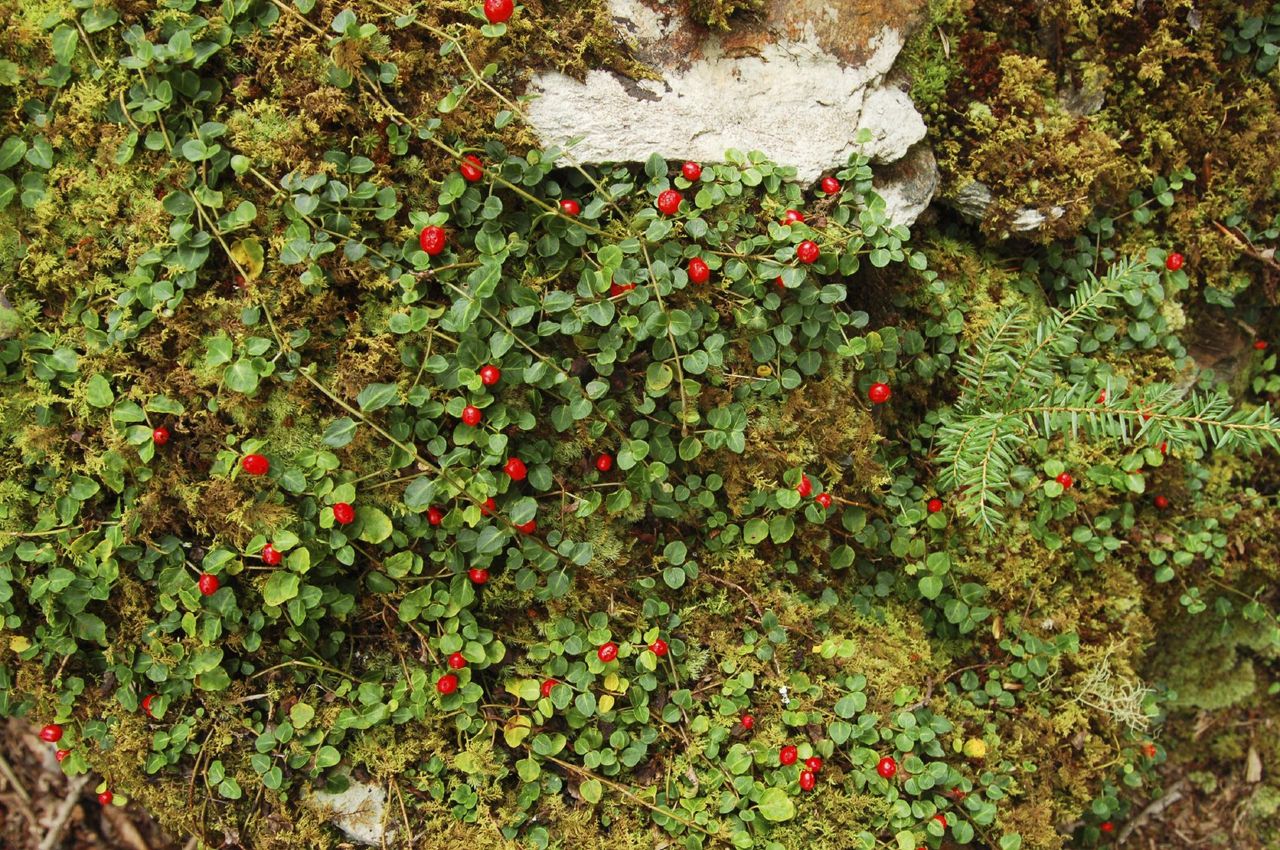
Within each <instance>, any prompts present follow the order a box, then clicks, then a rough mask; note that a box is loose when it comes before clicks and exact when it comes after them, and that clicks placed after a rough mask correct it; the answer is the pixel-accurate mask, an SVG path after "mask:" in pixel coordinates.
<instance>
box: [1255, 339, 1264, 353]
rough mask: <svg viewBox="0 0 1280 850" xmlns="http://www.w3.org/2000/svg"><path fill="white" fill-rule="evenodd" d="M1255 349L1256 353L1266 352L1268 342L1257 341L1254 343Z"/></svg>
mask: <svg viewBox="0 0 1280 850" xmlns="http://www.w3.org/2000/svg"><path fill="white" fill-rule="evenodd" d="M1253 347H1254V350H1256V351H1266V350H1267V341H1266V340H1265V339H1255V340H1254V341H1253Z"/></svg>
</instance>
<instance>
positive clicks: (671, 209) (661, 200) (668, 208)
mask: <svg viewBox="0 0 1280 850" xmlns="http://www.w3.org/2000/svg"><path fill="white" fill-rule="evenodd" d="M682 200H684V197H683V196H682V195H681V194H680V193H679V192H677V191H676V190H675V189H667V190H665V191H664V192H662V193H660V194H659V195H658V212H660V213H662V214H663V215H675V214H676V212H677V211H678V210H679V209H680V202H681V201H682Z"/></svg>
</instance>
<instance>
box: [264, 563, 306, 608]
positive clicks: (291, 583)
mask: <svg viewBox="0 0 1280 850" xmlns="http://www.w3.org/2000/svg"><path fill="white" fill-rule="evenodd" d="M297 595H298V577H297V576H296V575H294V574H293V573H290V572H286V571H284V570H279V571H277V572H274V573H272V574H271V578H269V579H267V584H266V586H265V587H263V588H262V601H263V602H264V603H265V604H267V605H283V604H284V603H286V602H288V601H289V600H290V599H293V598H294V597H295V596H297Z"/></svg>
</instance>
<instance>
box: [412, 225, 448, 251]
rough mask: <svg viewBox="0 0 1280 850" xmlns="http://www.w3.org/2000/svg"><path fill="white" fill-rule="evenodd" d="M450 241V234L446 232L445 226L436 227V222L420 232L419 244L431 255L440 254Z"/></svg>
mask: <svg viewBox="0 0 1280 850" xmlns="http://www.w3.org/2000/svg"><path fill="white" fill-rule="evenodd" d="M448 241H449V236H448V234H446V233H445V232H444V228H443V227H436V226H435V225H434V224H432V225H429V226H427V227H424V228H422V232H421V233H420V234H418V245H420V246H421V247H422V250H423V251H425V252H426V253H427V256H429V257H435V256H437V255H439V254H440V252H441V251H443V250H444V246H445V244H446V243H447V242H448Z"/></svg>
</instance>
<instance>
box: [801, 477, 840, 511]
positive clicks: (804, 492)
mask: <svg viewBox="0 0 1280 850" xmlns="http://www.w3.org/2000/svg"><path fill="white" fill-rule="evenodd" d="M796 492H797V493H799V494H800V498H802V499H807V498H809V497H810V496H813V482H812V481H810V480H809V476H807V475H803V474H802V475H801V476H800V483H799V484H797V485H796ZM813 500H814V501H815V502H817V503H818V504H819V505H821V506H822V508H823V509H824V510H826V509H827V508H830V507H831V503H832V501H833V499H832V498H831V494H830V493H819V494H818V495H816V496H814V497H813Z"/></svg>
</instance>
